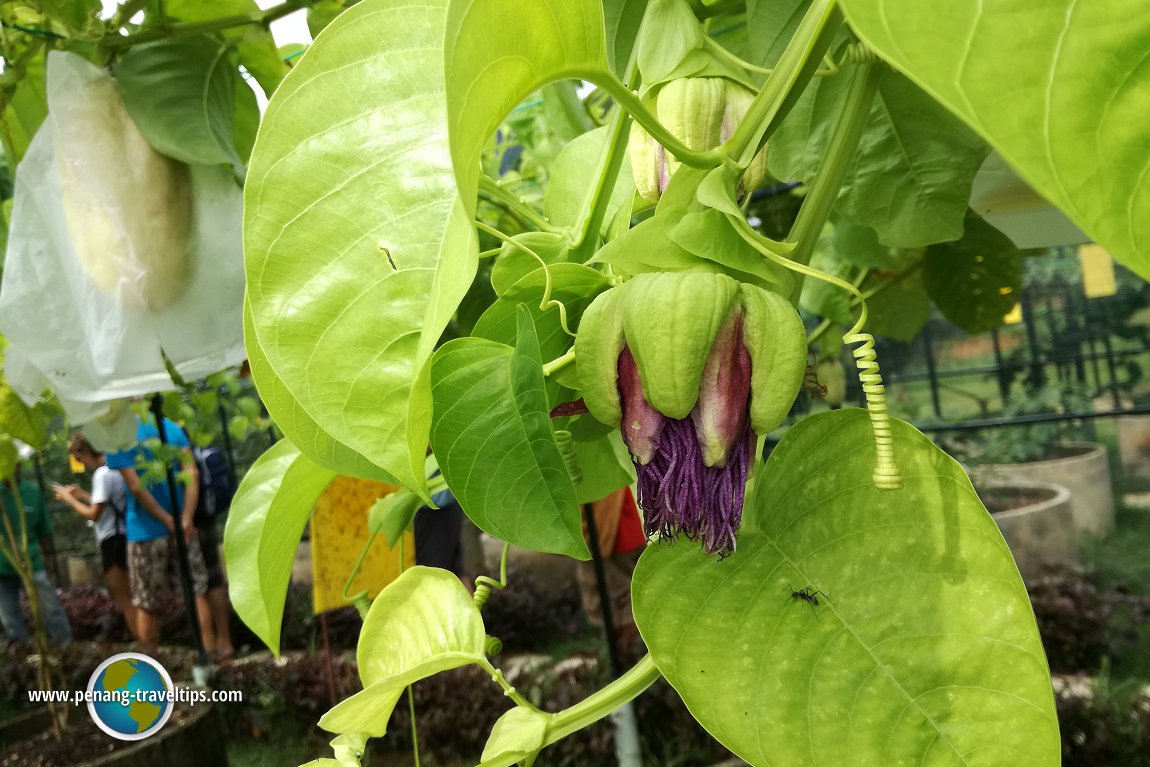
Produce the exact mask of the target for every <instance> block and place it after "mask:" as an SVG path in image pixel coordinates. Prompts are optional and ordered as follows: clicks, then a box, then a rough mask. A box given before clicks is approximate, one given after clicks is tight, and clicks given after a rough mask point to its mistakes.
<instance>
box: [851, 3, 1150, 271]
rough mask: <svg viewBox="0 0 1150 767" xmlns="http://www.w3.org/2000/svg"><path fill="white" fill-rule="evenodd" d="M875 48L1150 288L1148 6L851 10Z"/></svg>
mask: <svg viewBox="0 0 1150 767" xmlns="http://www.w3.org/2000/svg"><path fill="white" fill-rule="evenodd" d="M842 5H843V8H844V10H845V11H846V14H847V18H848V19H849V20H850V23H851V26H852V27H853V28H854V30H855V31H856V32H857V33H858V34H859V36H860V37H862V38H863V39H864V40H865V41H866V42H867V44H869V45H870V46H871V47H872V48H874V49H875V50H876V51H877V52H878V53H879V55H881V56H882V57H883V58H884V59H886V60H887V61H889V62H890V63H891V64H892V65H893V66H895V67H896V68H897V69H899V70H900V71H902V72H904V73H905V74H906V75H907V76H909V77H910V78H911V79H913V80H914V81H915V82H917V83H918V84H919V85H920V86H922V87H923V88H924V89H925V90H926V91H928V92H929V93H930V94H931V95H933V96H934V97H935V98H937V99H938V100H939V101H940V102H942V103H943V104H944V105H946V107H947V108H949V109H950V110H951V111H952V112H954V113H955V114H957V115H958V116H959V117H961V118H962V119H963V120H965V121H966V122H967V124H969V125H970V126H971V127H973V128H974V129H975V130H976V131H978V132H979V133H980V134H981V135H982V136H983V137H984V138H985V139H986V140H987V141H989V142H990V143H991V144H992V145H993V146H994V148H995V149H997V150H998V152H999V153H1000V154H1001V155H1002V156H1003V157H1004V158H1005V159H1006V161H1007V162H1008V163H1009V164H1010V165H1011V167H1013V168H1014V169H1015V170H1016V171H1018V173H1019V175H1020V176H1022V177H1023V178H1024V179H1025V180H1026V181H1027V182H1029V183H1030V185H1031V186H1032V187H1034V189H1035V190H1037V191H1038V192H1040V193H1041V194H1042V195H1043V196H1045V197H1046V198H1047V199H1049V200H1050V201H1051V202H1052V203H1054V204H1055V205H1057V206H1058V207H1060V208H1062V209H1063V210H1064V211H1065V212H1066V213H1067V215H1069V216H1070V217H1071V218H1072V219H1073V220H1074V222H1075V223H1076V224H1078V225H1079V226H1080V227H1081V228H1082V229H1083V231H1085V232H1086V233H1087V234H1089V235H1090V236H1091V237H1093V238H1094V239H1095V240H1097V241H1098V242H1099V243H1101V244H1102V245H1103V246H1104V247H1106V248H1107V249H1109V250H1110V251H1111V252H1112V253H1113V254H1114V256H1115V257H1116V258H1118V259H1119V260H1120V261H1122V262H1123V263H1125V264H1126V265H1127V266H1129V267H1131V268H1132V269H1134V270H1135V271H1137V272H1139V273H1140V274H1141V275H1142V276H1143V277H1146V278H1150V216H1148V215H1147V214H1146V211H1147V210H1148V209H1150V173H1148V172H1147V167H1148V165H1147V163H1148V160H1147V147H1150V121H1147V119H1146V115H1147V114H1150V67H1148V66H1147V59H1146V41H1147V40H1150V14H1147V13H1146V12H1145V11H1146V7H1145V4H1144V3H1143V2H1141V0H1104V1H1102V2H1088V3H1083V2H1078V1H1077V0H999V2H995V3H972V2H969V0H940V2H931V3H923V2H921V1H920V0H843V3H842Z"/></svg>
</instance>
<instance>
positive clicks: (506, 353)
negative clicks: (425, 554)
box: [431, 307, 590, 559]
mask: <svg viewBox="0 0 1150 767" xmlns="http://www.w3.org/2000/svg"><path fill="white" fill-rule="evenodd" d="M518 314H519V340H518V342H517V344H516V346H515V347H510V346H506V345H504V344H499V343H494V342H492V341H487V340H483V339H478V338H460V339H457V340H455V341H450V342H448V343H446V344H444V345H443V347H442V348H441V349H439V351H437V352H436V353H435V358H434V359H433V360H432V369H431V376H432V395H433V397H434V401H435V415H434V422H433V424H432V429H431V444H432V447H433V449H434V451H435V456H436V458H438V459H439V467H440V469H442V471H443V477H444V479H446V480H447V484H448V485H449V486H450V487H451V490H452V492H454V493H455V497H456V498H457V499H458V500H459V504H460V506H462V507H463V510H464V511H465V512H466V513H467V516H468V517H470V518H471V521H472V522H474V523H475V524H476V525H477V526H478V527H479V528H480V529H482V530H484V531H486V532H487V533H490V534H491V535H494V536H495V537H497V538H500V539H502V540H504V541H507V542H508V543H513V544H515V545H517V546H524V547H526V548H529V549H535V550H536V551H548V552H553V553H556V554H567V555H568V556H572V557H575V558H577V559H589V558H590V555H589V553H588V551H587V544H586V543H585V542H584V540H583V528H582V523H581V521H580V516H579V504H578V502H577V500H576V496H575V488H574V486H573V485H572V483H571V477H570V476H569V475H568V473H567V467H566V465H565V464H564V462H563V457H562V455H560V453H559V448H558V447H557V446H556V444H555V437H554V435H553V433H552V430H551V423H550V418H549V417H548V401H547V395H546V391H545V389H544V378H543V372H542V369H541V364H542V363H541V360H540V358H539V341H538V338H537V336H536V334H535V326H534V324H533V323H532V321H531V317H530V314H529V313H528V311H527V309H526V308H525V307H520V309H519V312H518Z"/></svg>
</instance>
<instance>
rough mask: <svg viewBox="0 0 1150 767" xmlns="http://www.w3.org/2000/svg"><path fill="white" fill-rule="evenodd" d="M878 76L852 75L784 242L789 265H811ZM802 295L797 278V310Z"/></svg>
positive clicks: (873, 67) (871, 72)
mask: <svg viewBox="0 0 1150 767" xmlns="http://www.w3.org/2000/svg"><path fill="white" fill-rule="evenodd" d="M881 76H882V65H881V64H877V63H865V64H859V65H858V69H857V70H856V71H855V73H854V77H853V79H852V80H851V84H850V90H849V91H848V92H847V98H846V102H845V103H844V104H843V111H842V113H841V114H840V115H839V120H838V123H836V125H835V129H834V133H832V134H831V139H830V143H829V144H828V145H827V151H826V154H824V155H823V162H822V165H820V166H819V170H818V172H817V173H816V174H815V178H814V180H813V181H812V182H811V184H810V187H809V189H808V191H807V196H806V199H805V200H804V201H803V206H802V207H801V208H800V209H799V215H798V217H796V218H795V223H794V225H793V226H792V227H791V231H790V235H789V236H788V238H787V239H789V240H790V241H791V242H794V243H796V246H795V249H794V251H793V252H792V253H791V254H790V256H789V257H790V259H791V260H792V261H796V262H798V263H800V264H809V263H810V261H811V256H812V255H813V254H814V250H815V244H816V242H817V241H818V237H819V233H820V232H822V230H823V227H824V226H825V225H826V222H827V218H828V217H829V216H830V214H831V208H833V207H834V204H835V200H836V199H838V195H839V188H840V187H841V186H842V183H843V178H845V177H846V172H847V169H848V168H849V167H850V165H851V163H853V162H854V160H855V151H856V150H857V149H858V144H859V138H860V137H861V136H862V132H863V128H864V127H866V122H867V118H868V117H869V116H870V109H871V103H872V102H873V101H874V95H875V92H876V91H877V90H878V81H879V78H880V77H881ZM802 292H803V280H802V277H798V278H797V279H796V280H795V285H794V289H793V290H792V292H791V303H793V304H795V305H796V306H797V305H798V303H799V296H801V295H802Z"/></svg>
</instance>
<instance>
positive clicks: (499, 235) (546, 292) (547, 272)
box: [475, 221, 575, 338]
mask: <svg viewBox="0 0 1150 767" xmlns="http://www.w3.org/2000/svg"><path fill="white" fill-rule="evenodd" d="M475 228H476V229H478V230H480V231H482V232H487V233H488V234H490V235H491V236H492V237H495V238H496V239H498V240H499V241H500V242H506V243H507V244H509V245H511V246H512V247H515V248H519V249H520V250H522V251H523V252H524V253H526V254H527V255H529V256H531V257H532V258H534V259H535V260H536V261H538V262H539V266H540V267H542V269H543V298H542V300H540V301H539V310H540V311H543V312H545V311H547V310H548V309H550V308H551V307H553V306H554V307H556V308H558V309H559V326H560V327H561V328H563V332H564V333H566V334H567V335H569V336H571V337H572V338H574V337H575V334H574V333H573V332H571V328H570V326H569V325H568V324H567V305H566V304H564V303H563V302H562V301H560V300H558V299H553V298H551V289H552V287H553V283H552V281H551V268H550V266H549V265H548V263H547V262H546V261H544V260H543V256H541V255H539V254H538V253H536V252H535V251H534V250H532V249H531V248H529V247H527V246H526V245H524V244H523V243H522V242H516V241H515V240H513V239H511V238H510V237H508V236H507V235H505V234H504V233H503V232H501V231H499V230H498V229H496V228H495V227H492V226H488V225H487V224H485V223H483V222H482V221H476V222H475Z"/></svg>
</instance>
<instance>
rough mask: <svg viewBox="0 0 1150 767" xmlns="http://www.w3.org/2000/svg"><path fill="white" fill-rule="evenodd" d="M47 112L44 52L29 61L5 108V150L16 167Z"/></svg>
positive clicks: (3, 127)
mask: <svg viewBox="0 0 1150 767" xmlns="http://www.w3.org/2000/svg"><path fill="white" fill-rule="evenodd" d="M47 116H48V92H47V86H46V83H45V81H44V54H40V55H38V56H36V57H35V58H33V59H32V60H31V61H30V62H28V64H27V66H26V67H25V68H24V77H23V78H21V80H20V83H19V84H18V85H17V86H16V91H15V92H14V93H13V94H12V97H11V99H10V100H9V101H8V106H7V107H6V108H5V109H4V124H3V126H0V128H2V129H3V130H4V132H5V134H6V135H5V137H4V144H5V150H6V151H7V152H9V153H11V154H12V156H11V157H10V158H9V159H8V161H9V162H10V163H11V165H12V167H13V168H15V167H16V165H17V164H19V162H20V161H21V160H22V159H24V153H25V152H27V151H28V145H29V144H31V143H32V137H33V136H35V135H36V130H37V129H38V128H39V127H40V123H42V122H44V118H45V117H47Z"/></svg>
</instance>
